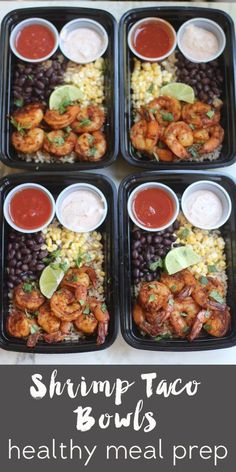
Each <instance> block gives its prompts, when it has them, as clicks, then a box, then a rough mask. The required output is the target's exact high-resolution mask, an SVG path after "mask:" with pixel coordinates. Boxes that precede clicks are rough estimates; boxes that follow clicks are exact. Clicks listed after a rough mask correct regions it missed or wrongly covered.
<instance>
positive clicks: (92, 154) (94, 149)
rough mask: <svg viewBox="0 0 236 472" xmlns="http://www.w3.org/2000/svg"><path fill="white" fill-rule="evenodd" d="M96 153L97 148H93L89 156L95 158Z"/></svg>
mask: <svg viewBox="0 0 236 472" xmlns="http://www.w3.org/2000/svg"><path fill="white" fill-rule="evenodd" d="M96 152H97V148H96V147H95V146H93V147H92V148H90V150H89V155H90V156H95V154H96Z"/></svg>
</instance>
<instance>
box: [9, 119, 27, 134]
mask: <svg viewBox="0 0 236 472" xmlns="http://www.w3.org/2000/svg"><path fill="white" fill-rule="evenodd" d="M10 121H11V124H12V125H13V126H15V128H16V129H17V131H18V132H19V133H20V134H22V135H23V134H25V127H23V126H21V125H20V123H18V121H16V120H15V118H13V117H11V120H10Z"/></svg>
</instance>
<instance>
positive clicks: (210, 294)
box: [209, 290, 224, 303]
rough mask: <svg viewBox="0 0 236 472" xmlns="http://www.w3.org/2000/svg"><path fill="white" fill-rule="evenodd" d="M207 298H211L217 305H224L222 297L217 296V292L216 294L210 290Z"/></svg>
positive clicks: (215, 291)
mask: <svg viewBox="0 0 236 472" xmlns="http://www.w3.org/2000/svg"><path fill="white" fill-rule="evenodd" d="M209 296H210V297H211V298H213V299H214V300H215V301H216V302H218V303H224V299H223V298H222V296H221V295H220V294H219V292H217V290H212V291H211V292H210V293H209Z"/></svg>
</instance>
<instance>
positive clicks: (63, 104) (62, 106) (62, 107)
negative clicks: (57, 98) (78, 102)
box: [58, 98, 72, 115]
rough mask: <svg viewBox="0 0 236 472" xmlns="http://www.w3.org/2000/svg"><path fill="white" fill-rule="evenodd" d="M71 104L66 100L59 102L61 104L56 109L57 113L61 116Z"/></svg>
mask: <svg viewBox="0 0 236 472" xmlns="http://www.w3.org/2000/svg"><path fill="white" fill-rule="evenodd" d="M71 104H72V101H71V100H70V99H68V98H65V99H64V100H63V102H61V104H60V105H59V107H58V111H59V113H60V115H63V113H65V111H66V109H67V107H68V106H70V105H71Z"/></svg>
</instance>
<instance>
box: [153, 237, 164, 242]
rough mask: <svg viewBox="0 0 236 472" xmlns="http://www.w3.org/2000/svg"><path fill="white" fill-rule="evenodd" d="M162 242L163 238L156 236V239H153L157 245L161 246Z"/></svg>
mask: <svg viewBox="0 0 236 472" xmlns="http://www.w3.org/2000/svg"><path fill="white" fill-rule="evenodd" d="M161 241H162V237H161V236H154V237H153V242H154V243H155V244H159V243H161Z"/></svg>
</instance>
